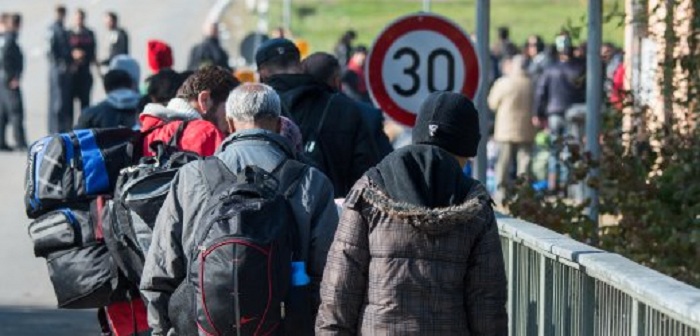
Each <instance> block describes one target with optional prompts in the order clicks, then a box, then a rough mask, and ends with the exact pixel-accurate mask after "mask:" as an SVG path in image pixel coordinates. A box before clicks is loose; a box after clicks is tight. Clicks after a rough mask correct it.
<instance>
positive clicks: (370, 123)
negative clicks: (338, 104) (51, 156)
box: [356, 102, 394, 160]
mask: <svg viewBox="0 0 700 336" xmlns="http://www.w3.org/2000/svg"><path fill="white" fill-rule="evenodd" d="M356 104H357V107H359V109H360V111H361V112H362V120H363V121H364V122H365V124H366V125H367V128H368V129H369V132H370V134H371V135H372V139H374V143H375V144H376V145H377V152H378V153H379V160H381V159H383V158H384V157H385V156H387V155H389V153H391V152H392V151H393V150H394V147H393V146H392V145H391V141H389V137H388V136H387V135H386V133H384V114H383V113H382V110H380V109H378V108H376V107H374V105H371V104H368V103H364V102H356Z"/></svg>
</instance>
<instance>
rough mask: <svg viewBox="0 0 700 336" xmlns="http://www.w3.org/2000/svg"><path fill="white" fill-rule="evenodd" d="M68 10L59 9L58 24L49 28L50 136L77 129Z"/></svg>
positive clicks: (55, 23) (61, 7)
mask: <svg viewBox="0 0 700 336" xmlns="http://www.w3.org/2000/svg"><path fill="white" fill-rule="evenodd" d="M65 20H66V8H65V7H63V6H58V7H56V21H55V22H54V23H53V24H52V25H51V27H49V53H48V57H49V133H57V132H68V131H70V130H71V128H72V127H73V96H72V95H73V88H72V84H73V83H72V76H71V73H70V67H71V63H72V62H73V60H72V58H71V47H70V43H69V42H68V31H66V28H65V26H64V24H65Z"/></svg>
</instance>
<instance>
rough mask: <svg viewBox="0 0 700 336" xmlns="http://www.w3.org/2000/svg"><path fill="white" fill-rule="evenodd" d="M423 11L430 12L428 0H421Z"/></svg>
mask: <svg viewBox="0 0 700 336" xmlns="http://www.w3.org/2000/svg"><path fill="white" fill-rule="evenodd" d="M423 11H424V12H430V0H423Z"/></svg>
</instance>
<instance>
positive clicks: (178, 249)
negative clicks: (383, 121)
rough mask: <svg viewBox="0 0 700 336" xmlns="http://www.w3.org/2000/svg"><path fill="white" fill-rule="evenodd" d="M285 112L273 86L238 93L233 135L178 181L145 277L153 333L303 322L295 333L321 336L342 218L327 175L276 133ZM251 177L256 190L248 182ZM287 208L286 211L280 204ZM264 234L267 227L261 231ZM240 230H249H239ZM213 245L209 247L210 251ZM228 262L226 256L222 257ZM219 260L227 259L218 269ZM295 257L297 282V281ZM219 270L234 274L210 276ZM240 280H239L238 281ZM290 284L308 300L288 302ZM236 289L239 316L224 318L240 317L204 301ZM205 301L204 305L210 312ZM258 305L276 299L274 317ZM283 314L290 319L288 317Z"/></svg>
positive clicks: (222, 300) (232, 109)
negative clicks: (327, 270)
mask: <svg viewBox="0 0 700 336" xmlns="http://www.w3.org/2000/svg"><path fill="white" fill-rule="evenodd" d="M280 114H281V104H280V99H279V96H278V95H277V94H276V93H275V92H274V90H273V89H272V88H270V87H269V86H267V85H264V84H252V83H246V84H243V85H241V86H239V87H238V88H236V89H235V90H234V91H233V92H232V93H231V94H230V96H229V98H228V101H227V103H226V117H227V124H228V127H229V129H230V131H231V132H232V133H233V134H231V135H230V136H229V137H227V138H226V140H225V141H224V142H223V143H222V144H221V146H220V148H219V150H218V151H217V154H216V155H215V156H214V157H213V158H212V159H208V160H205V161H203V162H192V163H189V164H187V165H185V166H184V167H183V168H181V169H180V172H179V173H178V175H177V176H176V178H175V180H174V181H173V183H172V185H171V189H170V192H169V193H168V196H167V198H166V200H165V203H164V206H163V208H162V209H161V211H160V213H159V214H158V217H157V220H156V225H155V228H154V234H153V241H152V243H151V247H150V249H149V251H148V255H147V257H146V264H145V268H144V273H143V276H142V279H141V292H142V294H143V296H144V297H145V298H146V300H147V305H148V320H149V324H150V326H151V327H152V328H153V335H154V336H159V335H168V334H169V332H171V330H173V331H174V332H176V333H177V334H182V335H190V334H197V333H198V332H197V328H198V327H199V328H200V329H203V330H208V331H207V332H210V333H213V332H214V331H213V330H212V329H219V331H221V332H223V333H226V334H229V333H233V332H234V331H232V330H231V328H234V329H237V328H240V329H241V330H244V332H243V334H252V333H245V330H250V329H249V328H253V327H254V328H253V329H254V330H255V329H257V330H258V331H261V332H262V331H269V332H271V333H273V334H274V333H275V330H277V331H281V330H283V329H284V328H282V324H283V322H284V324H288V323H291V322H302V318H303V319H305V320H306V323H305V324H302V326H299V325H296V328H295V329H291V330H294V333H291V334H292V335H312V334H313V322H312V321H313V314H314V312H315V307H316V306H317V305H318V286H319V284H320V278H321V274H322V273H323V268H324V265H325V261H326V254H327V251H328V247H329V244H330V241H331V240H332V237H333V235H334V233H335V227H336V224H337V220H338V214H337V210H336V207H335V204H334V200H333V187H332V185H331V183H330V181H329V180H328V178H327V177H326V176H325V175H324V174H323V173H321V172H320V171H319V170H317V169H315V168H312V167H309V166H307V165H304V164H301V163H299V162H298V161H296V160H295V157H296V153H295V150H294V149H293V148H292V144H291V143H290V142H289V141H288V140H287V139H285V138H284V137H282V136H281V135H279V134H278V133H279V131H280V128H281V127H280V126H281V125H280V123H281V122H280ZM249 179H250V180H251V181H252V182H251V183H247V182H249V181H248V180H249ZM256 182H264V183H256ZM282 201H284V202H285V203H286V206H282V207H280V206H281V205H280V203H279V202H282ZM256 204H257V206H260V207H257V206H256ZM248 206H251V207H252V210H247V211H244V210H242V209H249V208H248ZM205 207H206V209H205ZM207 209H209V210H210V211H207ZM266 209H276V211H266ZM229 212H230V213H231V215H228V216H225V217H221V218H219V217H218V216H214V217H212V214H213V213H229ZM235 214H238V215H235ZM237 218H240V220H238V224H237V225H232V224H234V223H232V222H234V221H237ZM219 219H220V220H219ZM214 223H217V225H213V224H214ZM256 227H257V228H265V230H263V231H264V232H262V233H261V232H259V231H256V229H255V228H256ZM236 228H240V229H239V231H241V232H236V231H237V230H236ZM268 229H269V230H268ZM225 232H228V235H226V234H224V233H225ZM251 232H258V239H252V237H251V236H250V235H252V234H253V233H251ZM281 232H288V233H289V237H296V239H289V240H287V239H285V237H287V236H286V235H284V234H281ZM226 237H228V238H226ZM271 237H272V238H274V239H273V240H272V241H274V242H280V245H274V246H276V247H270V246H269V245H268V244H267V243H269V242H270V240H268V239H264V238H271ZM224 238H225V239H224ZM217 239H220V240H217ZM216 241H219V242H220V243H219V244H217V243H216ZM207 247H210V248H211V249H210V251H206V252H205V250H207ZM217 247H221V249H218V248H217ZM246 247H249V248H246ZM232 251H233V252H235V251H239V253H240V258H236V257H232V256H231V255H230V254H228V255H227V254H226V253H231V252H232ZM256 251H257V252H260V253H257V252H256ZM292 251H294V252H292ZM200 252H205V253H204V254H207V255H208V256H210V257H204V254H201V255H200V257H196V256H195V255H197V254H198V253H200ZM256 253H257V254H256ZM288 253H291V255H289V254H288ZM264 255H267V256H268V257H269V256H270V255H277V256H278V257H277V259H275V258H272V257H270V258H268V259H267V260H268V261H269V262H267V263H266V262H265V261H262V260H263V259H264V258H263V256H264ZM224 256H227V257H225V259H218V258H224ZM200 258H205V259H200ZM206 258H208V259H206ZM260 258H263V259H260ZM205 260H206V261H205ZM216 260H228V261H225V262H224V263H218V264H217V263H216ZM293 260H294V261H295V262H296V263H295V264H294V265H295V266H293V267H295V268H294V269H295V271H296V272H295V273H294V275H295V276H294V277H292V274H289V271H290V269H289V267H290V266H291V264H290V262H291V261H293ZM199 261H201V263H200V262H199ZM280 262H281V263H280ZM194 264H197V265H194ZM273 265H276V266H277V267H272V266H273ZM205 266H206V271H205ZM234 266H236V267H237V268H236V269H234V270H232V269H229V268H227V267H234ZM248 267H249V268H248ZM261 269H264V270H269V272H270V273H269V274H268V273H264V272H263V273H262V275H261V274H260V273H259V272H258V271H260V270H261ZM199 270H202V272H201V273H199ZM222 270H223V271H222ZM246 271H247V272H246ZM217 272H219V273H217ZM214 273H217V274H226V276H221V277H220V278H218V277H216V276H211V277H210V275H212V274H214ZM197 274H201V275H202V279H203V280H202V281H199V280H197V279H199V277H198V276H197ZM234 274H235V275H236V276H237V278H236V279H232V278H231V276H233V275H234ZM304 274H306V275H308V277H310V279H308V278H306V275H304ZM258 276H261V278H258ZM275 279H277V280H275ZM239 280H240V281H239ZM266 280H267V282H266ZM273 280H275V281H273ZM292 280H293V281H292ZM194 282H198V283H199V285H200V286H196V285H194ZM268 283H269V286H270V291H264V292H258V291H254V290H251V291H246V290H243V289H241V288H259V285H261V284H266V286H267V284H268ZM292 283H294V284H296V285H299V286H300V287H302V288H305V289H304V290H305V291H308V294H307V293H303V291H302V294H301V296H300V297H301V299H300V300H296V301H295V300H293V299H292V300H287V296H286V295H284V294H285V293H287V292H289V290H290V286H291V285H292ZM193 285H194V286H193ZM229 285H230V286H234V285H235V286H237V287H236V288H229V289H227V290H228V293H229V294H231V295H234V294H235V293H242V294H241V295H239V296H237V297H236V300H235V302H237V304H236V305H235V308H236V309H233V307H232V308H231V310H224V311H228V312H233V311H234V310H236V312H237V313H236V314H232V313H231V314H229V315H227V314H226V313H224V314H223V315H221V312H222V310H221V309H220V308H221V307H224V306H226V307H228V306H227V305H229V304H233V302H234V300H231V297H230V296H228V295H211V292H209V293H210V295H208V296H206V300H205V298H204V294H202V293H205V292H207V290H208V288H227V287H226V286H229ZM305 285H308V286H305ZM246 286H247V287H246ZM307 287H308V288H307ZM265 288H267V287H265ZM239 289H241V290H239ZM190 290H192V291H193V292H191V291H190ZM188 293H189V294H191V295H189V294H188ZM245 293H248V296H245ZM295 293H297V294H298V293H299V292H298V291H295ZM297 299H299V297H297ZM268 300H269V301H268ZM203 301H206V303H205V304H204V305H202V303H204V302H203ZM260 302H263V303H265V302H269V305H268V306H269V309H267V310H266V311H268V313H269V314H263V315H259V314H258V313H260V311H259V310H256V309H255V307H253V308H251V306H255V305H256V304H258V303H260ZM285 302H286V305H285ZM295 302H297V303H299V302H309V303H310V307H309V308H308V309H309V311H308V313H309V314H308V315H310V316H305V315H304V314H301V311H296V310H295V307H296V306H295V304H294V303H295ZM190 304H194V305H195V307H194V310H190V309H188V307H190V306H189V305H190ZM203 306H204V307H203ZM258 308H259V307H258ZM193 312H194V316H193ZM205 312H206V314H205ZM180 313H182V314H184V315H179V314H180ZM234 315H235V316H234ZM206 316H209V317H210V318H207V317H206ZM285 316H286V317H289V318H287V319H284V317H285ZM291 316H295V317H297V319H293V318H291ZM281 319H283V320H284V321H281ZM195 321H196V323H197V324H195ZM276 323H278V324H276ZM302 323H303V322H302ZM275 325H277V329H275ZM224 328H225V329H224ZM302 329H303V330H302ZM193 330H194V331H193ZM188 331H189V332H188ZM227 332H228V333H227Z"/></svg>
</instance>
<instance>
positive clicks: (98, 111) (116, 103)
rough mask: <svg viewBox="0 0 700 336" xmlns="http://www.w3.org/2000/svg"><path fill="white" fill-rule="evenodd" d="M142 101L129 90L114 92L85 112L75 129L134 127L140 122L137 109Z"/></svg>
mask: <svg viewBox="0 0 700 336" xmlns="http://www.w3.org/2000/svg"><path fill="white" fill-rule="evenodd" d="M140 99H141V96H139V94H138V93H137V92H135V91H132V90H129V89H118V90H115V91H112V92H110V93H109V94H108V96H107V99H105V100H104V101H102V102H100V103H99V104H97V105H94V106H91V107H89V108H87V109H85V110H83V112H82V113H81V114H80V117H79V118H78V123H77V124H76V125H75V129H86V128H109V127H134V126H135V125H137V122H138V116H139V111H138V110H137V109H136V107H137V106H138V103H139V100H140Z"/></svg>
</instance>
